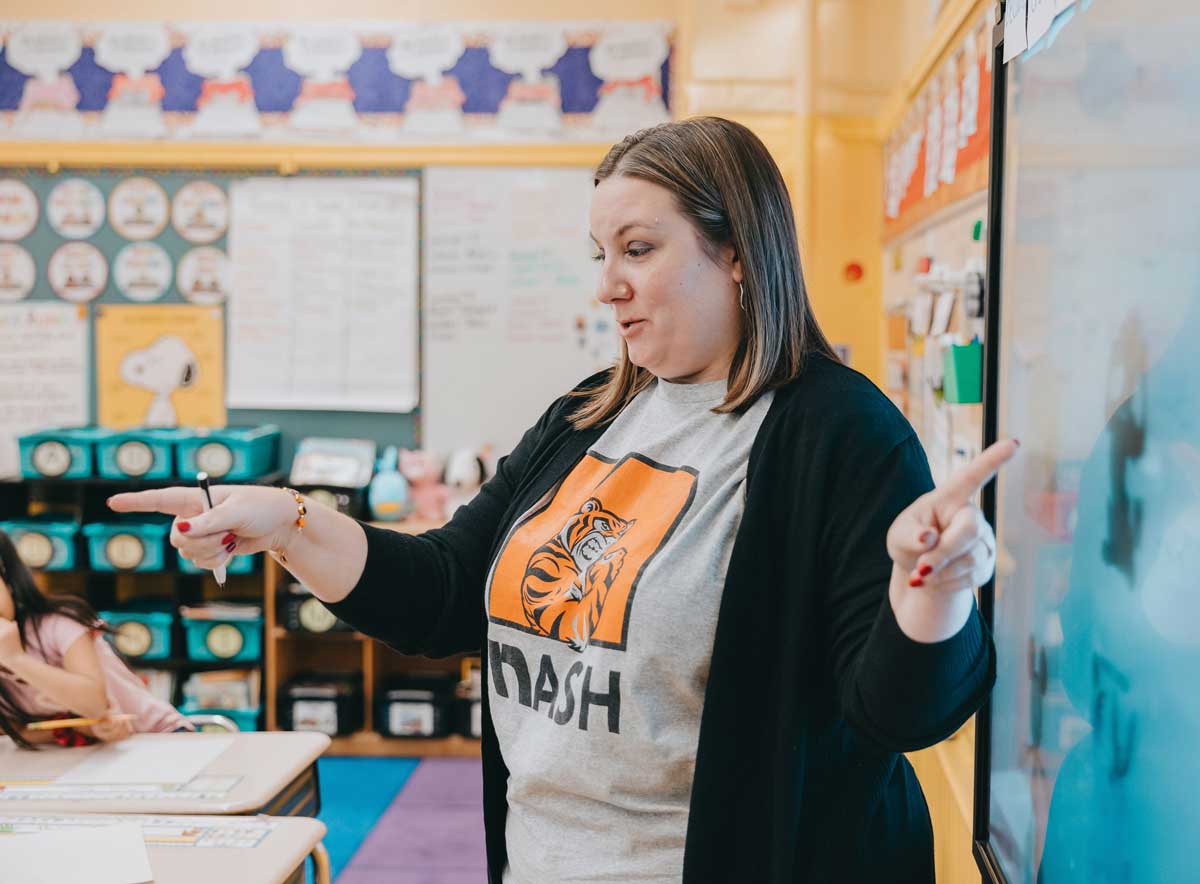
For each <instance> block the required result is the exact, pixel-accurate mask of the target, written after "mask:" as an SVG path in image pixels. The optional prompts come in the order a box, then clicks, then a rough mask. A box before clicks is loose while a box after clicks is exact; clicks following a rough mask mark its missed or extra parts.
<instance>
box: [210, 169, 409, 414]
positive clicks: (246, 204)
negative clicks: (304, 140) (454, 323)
mask: <svg viewBox="0 0 1200 884" xmlns="http://www.w3.org/2000/svg"><path fill="white" fill-rule="evenodd" d="M417 192H418V187H417V182H416V180H415V179H412V178H394V179H336V180H334V179H323V180H280V179H251V180H249V181H245V182H239V183H237V184H235V185H233V188H232V199H231V203H232V211H231V222H230V231H229V253H230V260H231V263H232V268H233V269H232V291H231V294H230V296H229V302H228V314H227V315H228V321H229V324H228V339H229V341H228V344H229V345H228V353H229V388H228V405H229V406H230V407H232V408H284V409H330V410H338V411H347V410H349V411H386V412H404V411H411V410H412V409H413V408H415V407H416V404H417V318H416V317H417V236H418V231H417Z"/></svg>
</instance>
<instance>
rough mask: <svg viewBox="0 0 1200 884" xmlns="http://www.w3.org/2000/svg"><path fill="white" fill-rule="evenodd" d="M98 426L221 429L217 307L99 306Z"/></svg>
mask: <svg viewBox="0 0 1200 884" xmlns="http://www.w3.org/2000/svg"><path fill="white" fill-rule="evenodd" d="M96 400H97V402H96V406H97V411H98V412H99V422H100V424H101V425H102V426H106V427H111V428H113V429H121V428H123V427H175V426H180V427H223V426H225V335H224V324H223V322H222V317H221V308H220V307H203V306H191V305H178V304H144V305H143V304H130V305H125V304H121V305H108V304H102V305H98V306H97V307H96Z"/></svg>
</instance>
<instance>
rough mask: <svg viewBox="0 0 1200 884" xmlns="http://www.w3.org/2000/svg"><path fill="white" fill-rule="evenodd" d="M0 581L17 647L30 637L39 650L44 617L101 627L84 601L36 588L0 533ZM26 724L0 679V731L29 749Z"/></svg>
mask: <svg viewBox="0 0 1200 884" xmlns="http://www.w3.org/2000/svg"><path fill="white" fill-rule="evenodd" d="M0 580H3V581H4V584H5V585H6V586H7V587H8V592H9V595H11V596H12V600H13V610H14V612H15V615H14V620H15V621H16V624H17V628H18V629H19V630H20V634H21V644H22V645H24V646H25V647H27V648H28V647H29V644H30V637H31V636H32V637H33V638H34V640H35V641H36V643H37V645H38V646H39V647H40V646H41V644H42V641H41V633H40V632H39V631H38V627H39V624H40V622H41V619H42V618H43V617H45V616H46V615H47V614H61V615H62V616H63V617H68V618H70V619H71V620H74V621H75V622H76V623H78V624H80V625H82V626H86V627H87V628H88V629H103V628H104V625H103V623H102V622H101V620H100V617H99V616H98V615H97V614H96V610H95V609H94V608H93V607H92V606H91V605H90V604H88V603H87V601H85V600H84V599H81V598H79V597H77V596H70V595H51V594H48V593H43V592H42V591H41V590H40V589H38V587H37V584H36V583H35V582H34V580H33V574H32V573H31V572H30V570H29V568H28V566H26V564H25V563H24V562H23V561H21V557H20V556H19V555H18V554H17V548H16V546H15V545H14V544H13V542H12V539H11V538H10V537H9V536H8V535H7V534H6V533H5V532H4V531H0ZM28 722H29V715H28V713H26V712H25V711H24V710H23V709H21V707H20V706H18V705H17V703H16V701H15V700H14V699H13V697H12V694H11V693H9V690H8V687H7V686H6V685H5V683H4V679H0V731H3V732H4V733H5V734H7V735H8V736H10V737H11V738H12V739H13V741H14V742H15V743H16V744H17V745H19V746H23V747H24V748H26V749H31V748H33V747H32V745H31V744H30V743H29V741H28V740H26V739H25V738H24V737H23V736H22V735H21V729H22V727H24V726H25V725H26V724H27V723H28Z"/></svg>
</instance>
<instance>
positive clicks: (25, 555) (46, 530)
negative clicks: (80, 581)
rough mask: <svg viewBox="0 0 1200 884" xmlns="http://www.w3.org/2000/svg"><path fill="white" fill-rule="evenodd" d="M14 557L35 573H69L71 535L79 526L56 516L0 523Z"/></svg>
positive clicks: (72, 556)
mask: <svg viewBox="0 0 1200 884" xmlns="http://www.w3.org/2000/svg"><path fill="white" fill-rule="evenodd" d="M0 531H4V533H6V534H7V535H8V536H9V537H10V538H12V542H13V545H14V546H16V548H17V554H18V555H19V556H20V557H21V561H23V562H24V563H25V564H26V565H28V566H29V567H30V568H32V569H34V570H38V571H70V570H71V569H72V568H74V567H75V536H76V535H77V534H78V533H79V523H78V522H76V521H75V520H74V519H63V518H61V517H57V516H34V517H32V518H28V519H12V520H10V521H7V522H0Z"/></svg>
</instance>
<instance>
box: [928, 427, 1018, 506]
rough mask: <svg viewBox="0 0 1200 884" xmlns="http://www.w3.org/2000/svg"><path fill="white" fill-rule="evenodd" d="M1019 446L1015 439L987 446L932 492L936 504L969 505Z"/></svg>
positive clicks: (1010, 458)
mask: <svg viewBox="0 0 1200 884" xmlns="http://www.w3.org/2000/svg"><path fill="white" fill-rule="evenodd" d="M1020 444H1021V443H1019V442H1018V441H1017V440H1015V439H1005V440H1003V441H1001V442H996V443H994V444H992V445H989V446H988V447H987V449H986V450H985V451H984V452H983V453H982V454H980V455H978V456H977V457H976V458H975V459H974V460H973V461H971V462H970V463H969V464H967V465H966V466H965V467H963V468H962V469H961V470H959V471H958V472H957V473H955V474H954V475H953V476H951V477H950V481H948V482H946V483H945V484H944V485H942V486H941V487H940V488H938V489H937V491H936V492H934V493H935V494H936V497H937V504H938V505H940V506H944V505H947V504H952V505H954V506H964V505H966V504H968V503H970V502H971V500H972V499H973V498H974V497H975V495H976V494H977V493H979V490H980V489H981V488H983V486H984V485H986V484H987V483H988V482H990V481H991V479H992V477H993V476H995V475H996V473H998V472H1000V468H1001V467H1002V466H1004V465H1005V464H1006V463H1008V462H1009V461H1010V460H1012V457H1013V455H1014V454H1016V453H1017V448H1018V446H1019V445H1020Z"/></svg>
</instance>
